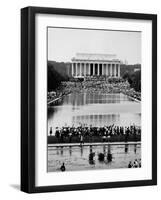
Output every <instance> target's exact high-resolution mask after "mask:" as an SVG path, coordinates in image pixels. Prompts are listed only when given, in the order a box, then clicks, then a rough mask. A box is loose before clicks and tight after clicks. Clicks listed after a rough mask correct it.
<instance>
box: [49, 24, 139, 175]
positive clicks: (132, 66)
mask: <svg viewBox="0 0 161 200" xmlns="http://www.w3.org/2000/svg"><path fill="white" fill-rule="evenodd" d="M46 34H47V35H46V39H47V62H46V63H47V65H46V70H47V101H46V102H47V128H46V137H47V172H48V173H51V172H59V173H65V172H68V171H82V170H105V169H106V170H111V169H115V170H117V169H121V168H122V169H124V168H131V170H133V168H141V167H142V162H141V161H142V145H141V142H142V124H141V118H142V114H141V100H142V95H141V94H142V93H141V92H142V91H141V72H142V70H141V69H142V55H141V40H142V32H141V31H129V30H111V29H102V30H101V29H99V30H98V29H90V28H88V29H87V28H72V27H54V26H53V27H50V26H49V27H47V31H46Z"/></svg>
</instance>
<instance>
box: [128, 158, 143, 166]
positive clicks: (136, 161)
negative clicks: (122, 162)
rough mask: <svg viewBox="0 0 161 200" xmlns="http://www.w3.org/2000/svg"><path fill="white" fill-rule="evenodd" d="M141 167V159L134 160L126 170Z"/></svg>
mask: <svg viewBox="0 0 161 200" xmlns="http://www.w3.org/2000/svg"><path fill="white" fill-rule="evenodd" d="M140 167H141V159H135V160H134V162H132V161H130V162H129V164H128V168H140Z"/></svg>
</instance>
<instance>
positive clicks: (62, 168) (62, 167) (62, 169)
mask: <svg viewBox="0 0 161 200" xmlns="http://www.w3.org/2000/svg"><path fill="white" fill-rule="evenodd" d="M60 170H61V171H62V172H64V171H65V165H64V163H63V164H62V166H61V167H60Z"/></svg>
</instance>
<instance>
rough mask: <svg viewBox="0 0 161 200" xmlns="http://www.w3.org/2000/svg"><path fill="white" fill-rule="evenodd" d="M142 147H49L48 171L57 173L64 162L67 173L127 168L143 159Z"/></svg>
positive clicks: (137, 145) (129, 145) (128, 145)
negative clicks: (137, 160)
mask: <svg viewBox="0 0 161 200" xmlns="http://www.w3.org/2000/svg"><path fill="white" fill-rule="evenodd" d="M140 147H141V145H140V144H136V145H131V144H125V145H111V144H108V145H107V144H106V145H103V146H102V145H101V146H92V145H91V146H83V145H82V146H77V147H71V146H69V147H63V148H62V147H58V148H55V147H54V148H52V147H48V171H57V169H60V166H61V164H62V163H63V162H64V163H65V166H66V170H67V171H72V170H84V169H93V168H96V169H107V168H112V169H114V168H127V167H128V164H129V162H130V161H132V162H133V161H134V160H135V159H140V158H141V149H140ZM69 155H70V158H69Z"/></svg>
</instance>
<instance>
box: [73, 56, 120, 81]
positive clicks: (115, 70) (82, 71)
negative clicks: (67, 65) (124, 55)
mask: <svg viewBox="0 0 161 200" xmlns="http://www.w3.org/2000/svg"><path fill="white" fill-rule="evenodd" d="M120 64H121V62H120V60H118V59H116V55H113V54H86V53H77V54H76V56H75V57H74V58H72V76H73V77H74V78H79V77H85V76H108V77H118V78H119V77H120Z"/></svg>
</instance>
